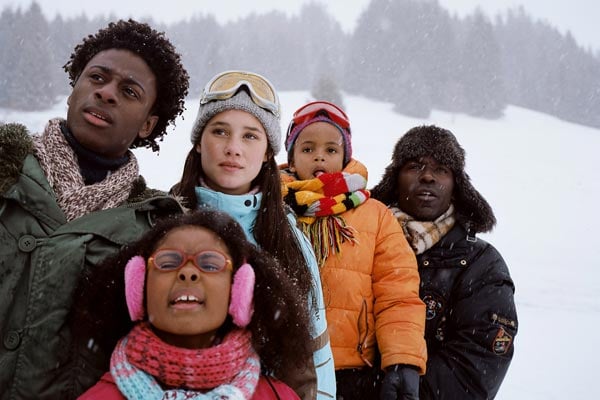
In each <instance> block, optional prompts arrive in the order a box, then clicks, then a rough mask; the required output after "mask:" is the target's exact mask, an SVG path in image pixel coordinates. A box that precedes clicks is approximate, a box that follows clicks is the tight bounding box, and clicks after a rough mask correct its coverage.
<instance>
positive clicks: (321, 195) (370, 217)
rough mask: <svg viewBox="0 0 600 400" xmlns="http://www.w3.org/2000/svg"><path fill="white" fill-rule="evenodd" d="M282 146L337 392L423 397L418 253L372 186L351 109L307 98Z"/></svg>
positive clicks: (357, 396)
mask: <svg viewBox="0 0 600 400" xmlns="http://www.w3.org/2000/svg"><path fill="white" fill-rule="evenodd" d="M285 144H286V149H287V152H288V165H283V166H280V169H281V173H282V180H283V182H284V184H285V186H286V189H285V190H284V191H283V195H284V199H285V201H286V203H288V204H289V205H290V206H291V207H292V209H293V210H294V211H295V212H296V214H297V215H298V221H299V222H300V223H301V225H302V227H303V230H304V232H305V233H306V235H307V236H308V238H309V239H310V241H311V242H312V244H313V247H314V250H315V254H316V256H317V260H318V262H319V266H320V271H321V281H322V285H323V293H324V299H325V305H326V315H327V324H328V329H329V334H330V337H331V348H332V352H333V359H334V364H335V370H336V380H337V394H338V398H343V399H344V400H347V399H376V398H379V391H380V386H381V387H382V389H381V393H382V394H381V396H382V397H381V398H382V399H417V398H418V389H419V374H423V373H424V372H425V362H426V357H427V352H426V347H425V341H424V339H423V333H424V325H425V306H424V304H423V302H422V301H421V300H420V299H419V273H418V271H417V264H416V259H415V257H414V254H413V252H412V250H411V248H410V246H409V245H408V243H407V241H406V238H405V237H404V234H403V233H402V230H401V229H400V228H399V226H398V224H397V223H395V219H394V217H393V215H392V213H391V212H390V211H389V210H388V209H387V207H386V206H385V205H384V204H383V203H381V202H379V201H377V200H374V199H371V198H370V196H369V191H367V190H366V189H365V188H366V184H367V171H366V168H365V167H364V166H363V165H362V164H361V163H359V162H358V161H356V160H354V159H352V144H351V141H350V122H349V120H348V117H347V115H346V114H345V113H344V111H342V110H341V109H340V108H339V107H337V106H336V105H335V104H332V103H328V102H325V101H316V102H312V103H308V104H306V105H304V106H303V107H301V108H300V109H298V110H297V111H296V112H295V113H294V116H293V120H292V121H291V123H290V125H289V128H288V132H287V137H286V143H285ZM379 355H380V357H381V361H380V363H381V366H380V367H381V368H382V369H384V370H385V371H386V373H385V377H384V378H383V383H382V382H381V380H380V378H381V375H380V369H379V365H376V364H378V363H379V361H378V357H379Z"/></svg>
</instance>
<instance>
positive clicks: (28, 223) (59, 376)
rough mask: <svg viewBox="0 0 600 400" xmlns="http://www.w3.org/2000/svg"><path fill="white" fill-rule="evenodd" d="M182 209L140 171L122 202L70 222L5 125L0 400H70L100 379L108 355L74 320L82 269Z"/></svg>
mask: <svg viewBox="0 0 600 400" xmlns="http://www.w3.org/2000/svg"><path fill="white" fill-rule="evenodd" d="M182 211H183V210H182V208H181V206H180V205H179V203H178V202H177V201H176V200H175V199H174V198H172V197H169V196H166V195H164V194H163V193H162V192H158V191H153V190H149V189H147V188H146V185H145V183H144V180H143V178H142V177H139V178H138V180H137V181H136V182H135V184H134V187H133V189H132V192H131V193H130V196H129V199H128V200H127V201H126V203H125V204H123V205H121V206H119V207H117V208H114V209H109V210H103V211H97V212H92V213H90V214H87V215H85V216H83V217H80V218H77V219H75V220H73V221H71V222H67V221H66V218H65V216H64V214H63V212H62V211H61V209H60V208H59V206H58V204H57V203H56V201H55V195H54V193H53V191H52V189H51V188H50V186H49V184H48V182H47V180H46V177H45V175H44V172H43V170H42V169H41V168H40V165H39V164H38V162H37V160H36V158H35V157H34V156H33V154H32V141H31V138H30V136H29V135H28V133H27V131H26V130H25V129H24V127H22V126H20V125H17V124H10V125H4V126H0V399H2V400H5V399H50V398H52V399H69V398H75V397H77V395H78V394H80V393H81V392H83V391H84V390H85V389H87V388H88V387H89V386H92V385H93V384H94V383H96V381H97V380H98V379H99V378H100V376H101V375H102V373H103V372H104V370H105V369H106V367H107V366H106V365H103V364H104V363H105V362H106V361H107V360H108V357H110V355H106V354H99V352H98V350H97V346H94V344H93V343H86V342H85V338H75V337H73V335H72V334H71V332H70V330H69V327H68V324H67V316H68V313H69V310H70V308H71V306H72V295H73V290H74V288H75V285H76V284H77V280H78V277H79V273H80V271H81V270H82V268H83V267H84V266H85V265H94V264H97V263H98V262H99V261H100V260H102V259H104V258H105V257H107V256H108V255H110V254H112V253H115V252H117V251H118V250H119V249H120V248H121V247H122V246H124V245H126V244H127V243H130V242H132V241H134V240H136V239H138V238H139V237H140V236H141V235H142V234H143V232H145V231H146V230H147V229H148V228H149V227H150V226H151V225H152V224H153V222H154V221H155V220H156V219H157V218H160V217H162V216H165V215H168V214H171V213H180V212H182Z"/></svg>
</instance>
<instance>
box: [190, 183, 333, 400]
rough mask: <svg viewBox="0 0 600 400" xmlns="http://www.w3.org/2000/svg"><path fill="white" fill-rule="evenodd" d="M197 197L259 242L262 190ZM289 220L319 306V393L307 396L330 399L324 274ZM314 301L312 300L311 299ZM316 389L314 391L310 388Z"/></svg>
mask: <svg viewBox="0 0 600 400" xmlns="http://www.w3.org/2000/svg"><path fill="white" fill-rule="evenodd" d="M196 197H197V198H198V204H199V206H200V207H211V208H214V209H218V210H221V211H224V212H226V213H228V214H229V215H231V216H232V217H233V218H234V219H235V220H236V221H237V222H238V223H239V224H240V225H241V226H242V228H243V229H244V232H245V233H246V237H247V238H248V240H250V241H251V242H253V243H254V244H256V240H255V239H254V234H253V232H252V229H253V227H254V223H255V221H256V216H257V215H258V212H259V210H260V203H261V200H262V193H257V194H248V195H228V194H225V193H221V192H215V191H213V190H210V189H207V188H204V187H197V188H196ZM288 219H289V223H290V225H291V227H292V229H293V231H294V233H295V234H296V237H297V238H298V241H299V242H300V244H301V247H302V251H303V253H304V256H305V258H306V260H307V264H308V267H309V268H310V272H311V274H312V276H313V283H314V287H315V294H316V296H317V299H316V300H317V301H316V304H317V310H314V312H311V319H312V327H313V338H314V340H315V345H314V347H315V348H316V350H315V352H314V354H313V361H314V366H315V372H316V376H317V382H316V397H315V396H312V395H311V396H309V397H306V396H305V399H306V398H312V399H315V398H316V399H319V400H326V399H327V400H328V399H335V393H336V385H335V370H334V365H333V355H332V353H331V346H330V344H329V336H328V334H327V320H326V319H325V304H324V302H323V290H322V288H321V278H320V275H319V267H318V265H317V261H316V259H315V255H314V253H313V250H312V246H311V245H310V243H309V241H308V239H307V238H306V236H304V234H303V233H302V232H301V231H300V230H299V229H298V228H297V227H296V220H295V217H294V216H293V214H291V213H289V214H288ZM310 301H311V303H309V304H312V300H310ZM310 392H313V393H314V391H310Z"/></svg>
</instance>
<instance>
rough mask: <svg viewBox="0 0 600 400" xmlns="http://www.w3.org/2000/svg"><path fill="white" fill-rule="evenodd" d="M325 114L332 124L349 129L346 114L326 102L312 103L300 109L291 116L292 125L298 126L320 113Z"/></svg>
mask: <svg viewBox="0 0 600 400" xmlns="http://www.w3.org/2000/svg"><path fill="white" fill-rule="evenodd" d="M323 111H324V112H326V113H327V115H328V116H329V119H331V120H332V121H333V122H335V123H336V124H338V125H339V126H340V127H342V128H344V129H350V119H349V118H348V116H347V115H346V113H345V112H344V111H343V110H342V109H341V108H339V107H338V106H336V105H335V104H333V103H330V102H328V101H322V100H321V101H313V102H311V103H308V104H305V105H303V106H302V107H300V108H299V109H298V110H296V112H295V113H294V115H293V116H292V123H291V124H290V127H291V126H292V125H300V124H302V123H303V122H306V121H308V120H311V119H313V118H314V117H316V116H317V115H318V114H319V113H320V112H323Z"/></svg>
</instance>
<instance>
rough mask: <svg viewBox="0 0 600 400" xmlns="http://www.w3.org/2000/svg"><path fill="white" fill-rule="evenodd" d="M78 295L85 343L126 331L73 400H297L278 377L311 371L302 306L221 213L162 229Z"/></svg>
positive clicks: (78, 325)
mask: <svg viewBox="0 0 600 400" xmlns="http://www.w3.org/2000/svg"><path fill="white" fill-rule="evenodd" d="M77 293H78V302H76V304H77V305H78V307H79V308H78V309H77V310H76V314H75V325H74V329H75V331H78V332H77V333H78V334H79V335H80V336H81V335H83V336H82V337H84V338H88V337H91V338H93V339H90V340H89V343H90V345H92V346H94V345H97V346H103V347H108V346H114V343H115V342H116V340H117V337H118V336H121V335H123V334H124V333H126V332H127V331H128V333H126V335H125V336H124V337H122V338H121V339H120V340H119V341H118V343H117V344H116V347H115V348H114V351H113V353H112V357H111V360H110V372H107V373H106V374H104V376H103V377H102V378H101V380H100V381H99V382H98V383H97V384H96V385H95V386H93V387H92V388H91V389H89V390H88V391H87V392H85V393H84V394H83V395H82V396H81V397H80V399H84V400H88V399H123V398H127V399H163V398H169V399H213V398H219V399H299V397H298V395H297V394H296V393H295V392H294V391H293V390H292V389H291V388H290V387H288V386H287V385H285V384H284V383H282V382H280V381H278V380H276V379H275V378H273V376H278V375H279V374H283V373H284V372H285V370H286V369H287V368H289V367H290V366H292V365H295V366H297V365H300V366H306V365H308V363H309V362H312V360H311V355H312V350H311V348H310V343H311V336H310V328H309V327H310V324H309V320H308V311H307V310H308V308H307V307H308V304H307V301H305V300H302V299H305V296H301V295H300V294H299V292H298V290H297V289H296V287H295V286H294V285H293V283H292V282H290V280H289V279H287V276H286V275H285V274H284V273H282V272H280V268H279V267H278V266H277V263H276V261H275V260H274V259H273V258H272V257H270V256H269V255H268V254H267V253H266V252H264V251H261V250H259V249H258V248H257V247H255V246H254V245H252V244H250V242H248V241H247V240H246V236H245V234H244V231H243V230H242V228H241V227H240V226H239V224H238V223H237V222H235V221H234V220H233V219H232V218H231V217H229V216H228V215H227V214H225V213H222V212H218V211H197V212H194V213H191V214H187V215H182V216H178V217H175V218H170V219H164V220H161V221H160V222H159V223H158V224H157V225H156V226H155V227H154V228H152V229H151V230H150V231H149V232H148V233H147V234H145V235H144V236H143V237H142V238H141V239H140V240H139V241H137V242H135V243H133V244H131V245H129V246H127V247H125V248H124V249H123V250H122V251H121V252H120V253H119V254H118V255H116V256H115V257H113V258H110V259H108V260H107V261H106V262H104V263H102V265H100V266H99V267H98V268H95V269H91V270H87V271H85V275H84V278H83V280H82V281H81V282H80V286H79V288H78V292H77ZM125 304H126V305H127V307H125ZM127 315H129V317H130V318H131V320H127V321H124V318H123V317H125V316H127ZM131 321H134V325H133V327H131ZM100 332H101V334H100ZM117 335H118V336H117ZM98 337H100V338H99V339H98Z"/></svg>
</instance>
